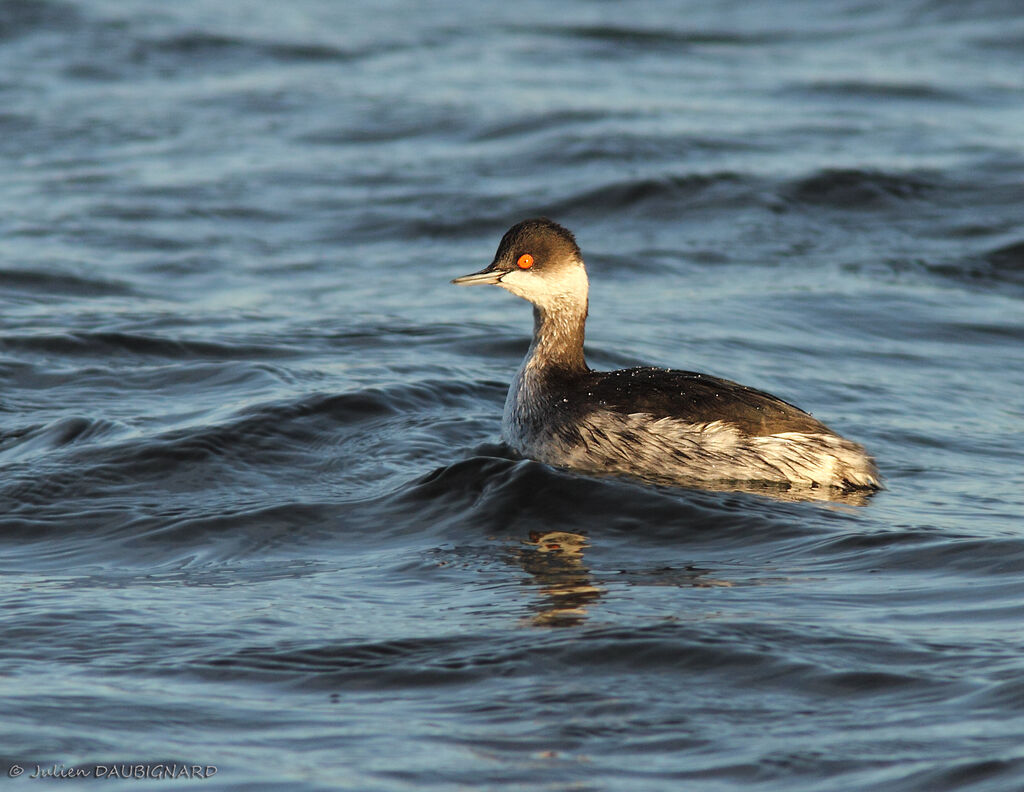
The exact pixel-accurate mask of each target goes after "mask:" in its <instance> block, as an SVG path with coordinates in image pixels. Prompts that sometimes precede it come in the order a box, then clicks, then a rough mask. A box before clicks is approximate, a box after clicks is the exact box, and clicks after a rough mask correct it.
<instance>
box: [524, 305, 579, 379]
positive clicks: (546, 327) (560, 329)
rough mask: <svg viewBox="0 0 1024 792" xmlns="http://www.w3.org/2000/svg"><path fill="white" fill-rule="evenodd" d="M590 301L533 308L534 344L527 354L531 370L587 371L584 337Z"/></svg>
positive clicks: (528, 365)
mask: <svg viewBox="0 0 1024 792" xmlns="http://www.w3.org/2000/svg"><path fill="white" fill-rule="evenodd" d="M586 323H587V300H586V299H585V298H584V299H583V300H582V301H581V302H576V301H570V300H566V301H558V302H555V303H554V304H551V305H545V306H543V307H542V306H539V305H535V306H534V307H533V343H532V344H531V345H530V351H529V353H528V354H527V364H526V365H527V367H528V368H541V369H544V368H560V369H565V370H568V371H587V370H588V368H587V363H586V361H585V360H584V359H583V334H584V331H585V328H586Z"/></svg>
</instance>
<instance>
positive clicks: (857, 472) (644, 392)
mask: <svg viewBox="0 0 1024 792" xmlns="http://www.w3.org/2000/svg"><path fill="white" fill-rule="evenodd" d="M452 283H455V284H458V285H460V286H471V285H477V284H494V285H496V286H501V287H502V288H503V289H507V290H508V291H510V292H512V293H513V294H515V295H518V296H519V297H523V298H524V299H526V300H529V301H530V302H531V303H533V315H534V326H533V343H532V344H531V345H530V349H529V351H528V352H527V353H526V359H525V360H524V361H523V364H522V366H521V367H520V369H519V373H518V374H517V375H516V378H515V381H514V382H513V383H512V386H511V387H510V388H509V391H508V397H507V398H506V400H505V411H504V416H503V418H502V437H503V439H504V440H505V442H506V443H508V444H509V445H510V446H512V447H513V448H514V449H515V450H516V451H517V452H518V453H520V454H522V455H523V456H525V457H529V458H532V459H536V460H538V461H540V462H545V463H548V464H551V465H556V466H560V467H568V468H573V469H576V470H580V471H584V472H591V473H613V474H625V475H631V476H637V477H641V478H646V479H651V480H654V481H660V482H678V483H685V484H694V483H697V484H698V485H699V484H701V483H711V482H729V481H735V482H773V483H776V484H790V485H803V486H809V487H813V488H817V487H831V488H837V489H841V490H847V491H849V490H874V489H879V488H880V487H881V481H880V477H879V475H878V470H877V468H876V467H875V463H874V461H873V460H872V459H871V457H870V456H868V455H867V453H866V452H865V451H864V449H863V448H861V446H859V445H857V444H856V443H853V442H851V441H849V440H847V439H845V438H843V437H840V436H839V435H837V434H836V433H835V432H833V431H832V430H831V429H829V428H828V427H827V426H825V425H824V424H823V423H821V422H820V421H818V420H817V419H815V418H812V417H811V416H810V415H808V414H807V413H805V412H804V411H803V410H800V409H798V408H796V407H794V406H793V405H792V404H789V403H787V402H784V401H782V400H781V399H778V398H776V397H775V396H772V395H770V394H768V393H764V392H762V391H759V390H754V389H753V388H748V387H746V386H744V385H739V384H738V383H735V382H730V381H729V380H723V379H718V378H717V377H710V376H708V375H706V374H697V373H694V372H691V371H674V370H670V369H659V368H632V369H623V370H620V371H592V370H591V369H590V368H589V367H588V366H587V364H586V362H585V361H584V358H583V333H584V326H585V324H586V320H587V291H588V281H587V271H586V269H585V267H584V265H583V257H582V255H581V254H580V249H579V246H578V245H577V244H576V239H575V237H573V235H572V233H571V232H570V231H568V230H567V229H565V228H563V227H562V226H560V225H558V224H557V223H554V222H552V221H551V220H548V219H546V218H537V219H533V220H524V221H523V222H521V223H518V224H517V225H514V226H512V228H510V229H509V230H508V231H507V232H506V233H505V236H503V237H502V239H501V244H500V245H498V252H497V253H496V254H495V255H494V260H493V261H492V262H491V264H490V266H488V267H487V268H486V269H484V270H482V271H480V272H477V273H475V274H473V275H465V276H463V277H461V278H456V279H455V280H453V281H452Z"/></svg>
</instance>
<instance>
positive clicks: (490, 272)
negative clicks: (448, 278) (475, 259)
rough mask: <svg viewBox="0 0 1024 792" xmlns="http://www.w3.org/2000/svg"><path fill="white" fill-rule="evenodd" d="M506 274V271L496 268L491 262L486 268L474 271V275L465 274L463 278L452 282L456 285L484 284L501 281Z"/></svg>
mask: <svg viewBox="0 0 1024 792" xmlns="http://www.w3.org/2000/svg"><path fill="white" fill-rule="evenodd" d="M504 274H505V273H504V271H502V270H499V269H494V265H493V264H490V265H488V266H487V268H486V269H482V270H480V271H479V272H474V273H473V274H472V275H463V276H462V277H461V278H456V279H455V280H453V281H452V283H454V284H455V285H456V286H482V285H484V284H489V283H490V284H494V283H501V276H502V275H504Z"/></svg>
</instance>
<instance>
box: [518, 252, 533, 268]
mask: <svg viewBox="0 0 1024 792" xmlns="http://www.w3.org/2000/svg"><path fill="white" fill-rule="evenodd" d="M516 264H517V265H518V266H519V269H529V268H530V267H532V266H533V256H531V255H530V254H529V253H523V255H521V256H520V257H519V260H518V261H517V262H516Z"/></svg>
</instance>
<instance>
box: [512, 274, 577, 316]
mask: <svg viewBox="0 0 1024 792" xmlns="http://www.w3.org/2000/svg"><path fill="white" fill-rule="evenodd" d="M499 285H500V286H501V287H503V288H505V289H507V290H508V291H510V292H512V294H514V295H516V296H517V297H522V298H523V299H524V300H529V301H530V302H532V303H533V304H534V305H536V306H537V307H538V308H543V309H548V310H550V309H552V308H554V307H556V306H557V305H566V304H569V305H573V304H584V305H585V304H586V302H587V289H588V284H587V271H586V269H585V268H584V267H583V264H582V263H578V264H577V263H573V264H568V265H565V266H562V267H558V268H557V269H554V270H547V271H545V272H543V273H540V272H535V271H532V270H512V271H511V272H508V273H507V274H505V275H502V276H501V282H500V283H499Z"/></svg>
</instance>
